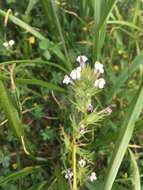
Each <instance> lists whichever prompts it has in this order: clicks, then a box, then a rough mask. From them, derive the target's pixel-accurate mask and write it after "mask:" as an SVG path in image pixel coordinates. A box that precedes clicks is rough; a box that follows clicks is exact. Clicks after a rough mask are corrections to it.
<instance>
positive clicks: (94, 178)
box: [89, 172, 97, 182]
mask: <svg viewBox="0 0 143 190" xmlns="http://www.w3.org/2000/svg"><path fill="white" fill-rule="evenodd" d="M89 179H90V181H91V182H93V181H95V180H97V177H96V173H95V172H92V173H91V175H90V176H89Z"/></svg>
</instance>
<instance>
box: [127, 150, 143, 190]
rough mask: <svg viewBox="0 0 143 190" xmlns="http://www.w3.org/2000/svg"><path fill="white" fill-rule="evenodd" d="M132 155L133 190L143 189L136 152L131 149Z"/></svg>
mask: <svg viewBox="0 0 143 190" xmlns="http://www.w3.org/2000/svg"><path fill="white" fill-rule="evenodd" d="M129 153H130V157H131V169H132V183H133V190H141V182H140V173H139V168H138V165H137V161H136V158H135V155H134V153H133V152H132V151H131V149H129Z"/></svg>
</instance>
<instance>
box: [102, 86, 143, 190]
mask: <svg viewBox="0 0 143 190" xmlns="http://www.w3.org/2000/svg"><path fill="white" fill-rule="evenodd" d="M142 108H143V84H141V86H140V89H139V91H138V92H137V94H136V95H135V97H134V98H133V100H132V102H131V104H130V106H129V109H128V111H127V114H126V116H125V117H124V118H125V120H124V121H123V124H122V127H121V130H120V133H119V136H118V139H117V142H116V144H115V149H114V152H113V153H112V158H111V161H110V164H109V167H108V171H107V174H106V180H105V184H104V188H103V190H111V188H112V185H113V183H114V180H115V178H116V175H117V172H118V170H119V167H120V165H121V162H122V160H123V157H124V155H125V153H126V150H127V147H128V143H129V141H130V139H131V137H132V134H133V130H134V126H135V122H136V121H137V119H138V117H139V115H140V113H141V111H142Z"/></svg>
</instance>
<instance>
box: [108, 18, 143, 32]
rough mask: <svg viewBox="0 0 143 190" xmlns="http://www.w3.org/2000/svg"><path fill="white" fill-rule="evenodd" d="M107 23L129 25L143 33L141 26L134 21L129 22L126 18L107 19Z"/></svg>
mask: <svg viewBox="0 0 143 190" xmlns="http://www.w3.org/2000/svg"><path fill="white" fill-rule="evenodd" d="M107 24H113V25H120V26H121V27H123V26H127V27H129V28H131V29H136V30H138V31H139V32H141V33H143V29H142V28H140V27H139V26H137V25H135V24H133V23H130V22H127V21H124V20H111V21H107Z"/></svg>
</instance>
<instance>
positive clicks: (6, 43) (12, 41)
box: [3, 40, 15, 49]
mask: <svg viewBox="0 0 143 190" xmlns="http://www.w3.org/2000/svg"><path fill="white" fill-rule="evenodd" d="M14 44H15V41H14V40H9V41H8V42H4V43H3V46H4V47H5V48H7V49H9V48H11V47H12V46H13V45H14Z"/></svg>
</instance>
